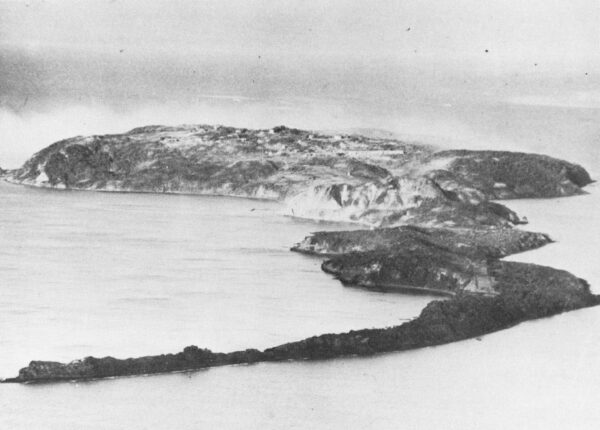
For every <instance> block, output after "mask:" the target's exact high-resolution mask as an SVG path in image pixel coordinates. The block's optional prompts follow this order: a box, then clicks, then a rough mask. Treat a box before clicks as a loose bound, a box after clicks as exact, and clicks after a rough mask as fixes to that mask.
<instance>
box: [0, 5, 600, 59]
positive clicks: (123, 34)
mask: <svg viewBox="0 0 600 430" xmlns="http://www.w3.org/2000/svg"><path fill="white" fill-rule="evenodd" d="M599 28H600V2H598V1H597V0H570V1H565V0H561V1H557V0H493V1H490V0H454V1H451V2H449V1H445V0H437V1H432V0H396V1H389V0H378V1H376V2H370V1H364V0H360V1H358V0H346V1H339V0H328V1H306V0H242V1H240V0H233V1H223V0H217V1H215V0H210V1H206V0H204V1H203V0H192V1H188V0H184V1H181V0H180V1H177V0H175V1H173V0H170V1H164V0H151V1H139V0H138V1H131V0H129V1H127V0H96V1H86V0H62V1H60V0H46V1H41V0H22V1H10V0H9V1H6V0H4V1H1V2H0V40H1V41H2V42H3V43H5V44H10V45H12V46H18V47H22V48H29V49H34V48H36V47H39V48H43V47H45V46H58V47H63V48H84V49H97V50H100V51H110V50H113V51H115V50H121V49H130V50H134V51H137V52H141V53H143V52H153V51H164V50H167V51H171V52H172V53H175V54H181V55H185V53H186V52H190V51H195V52H204V53H207V54H211V53H219V52H221V53H222V52H244V53H247V54H250V55H254V54H261V53H263V54H265V55H269V54H270V55H277V54H279V55H283V56H295V55H301V56H303V55H309V54H332V55H333V54H336V55H348V56H367V57H372V56H386V57H390V56H391V57H396V58H406V57H409V58H410V57H414V56H415V51H416V54H417V56H418V55H422V56H433V57H437V58H438V59H444V60H446V61H452V59H456V58H459V59H468V60H474V59H479V60H480V61H488V62H489V63H491V64H494V66H495V67H497V66H498V64H499V63H500V62H503V63H507V64H511V63H515V62H520V61H523V60H527V59H534V60H535V61H538V62H545V61H549V62H553V63H560V62H566V61H575V62H584V61H586V60H589V59H590V58H591V57H597V56H598V55H599V52H598V51H599V48H600V46H599V43H600V41H599V38H600V33H599V31H600V30H599ZM486 50H487V52H486ZM484 54H488V55H484Z"/></svg>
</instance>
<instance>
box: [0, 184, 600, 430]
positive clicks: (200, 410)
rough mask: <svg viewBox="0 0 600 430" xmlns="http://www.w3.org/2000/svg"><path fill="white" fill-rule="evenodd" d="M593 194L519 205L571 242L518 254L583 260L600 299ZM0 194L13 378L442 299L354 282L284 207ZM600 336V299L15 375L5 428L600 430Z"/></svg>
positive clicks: (568, 263) (577, 264) (566, 263)
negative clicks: (466, 336)
mask: <svg viewBox="0 0 600 430" xmlns="http://www.w3.org/2000/svg"><path fill="white" fill-rule="evenodd" d="M589 190H590V192H591V193H590V194H589V195H587V196H581V197H574V198H568V199H555V200H541V201H514V202H509V205H510V206H511V207H513V208H514V209H516V210H518V211H519V212H520V213H522V214H525V215H527V216H528V217H529V219H530V220H531V221H532V224H531V225H530V226H529V228H530V229H532V230H542V231H549V232H551V233H552V235H553V237H554V238H555V239H556V240H557V241H558V242H557V243H555V244H552V245H550V246H548V247H546V248H545V249H542V250H537V251H533V252H528V253H524V254H521V255H518V256H513V257H512V258H511V259H514V260H520V261H533V262H539V263H541V264H548V265H552V266H555V267H559V268H562V269H566V270H570V271H572V272H573V273H575V274H577V275H579V276H585V277H587V279H588V280H590V281H591V283H592V288H593V289H594V291H595V292H596V293H600V287H599V285H598V282H597V280H598V275H599V272H598V268H597V265H596V264H595V263H596V258H595V256H597V249H598V246H599V245H600V244H599V243H598V240H599V237H600V235H599V234H598V226H597V223H596V224H595V223H594V220H595V217H596V215H597V214H598V210H599V208H600V205H599V203H600V198H599V196H600V193H599V192H598V191H599V190H598V186H597V185H592V186H591V187H589ZM0 192H1V193H2V198H3V201H4V202H5V205H4V210H3V211H2V214H1V215H0V216H1V217H2V224H1V225H2V226H3V227H2V228H3V230H2V231H1V232H2V239H3V247H2V262H3V267H2V279H3V282H2V288H3V289H2V292H3V293H2V302H1V303H2V304H1V306H2V311H1V312H0V318H1V320H0V321H1V324H2V326H1V327H0V333H1V335H0V336H1V342H2V354H1V360H2V371H3V374H5V375H12V374H14V373H15V370H16V369H17V368H18V367H19V366H20V365H23V364H25V363H26V362H27V360H29V359H31V358H44V359H71V358H75V357H80V356H83V355H87V354H97V355H102V354H105V353H106V354H108V353H110V354H113V355H117V356H128V355H139V354H141V353H155V352H166V351H177V350H180V349H181V347H182V346H183V345H187V344H190V343H197V344H199V345H204V346H208V347H211V348H215V349H220V350H229V349H233V348H242V347H247V346H258V347H263V346H268V345H273V344H276V343H279V342H283V341H286V340H291V339H298V338H301V337H304V336H308V335H310V334H314V333H321V332H325V331H340V330H348V329H350V328H359V327H367V326H382V325H388V324H394V323H398V322H399V319H400V318H407V317H410V316H412V315H415V314H416V313H418V311H419V309H420V308H421V307H422V306H424V305H425V303H426V302H427V300H428V299H427V298H424V297H413V296H400V295H382V294H377V293H371V292H366V291H362V290H356V289H348V288H343V287H341V286H340V285H339V284H338V283H336V282H335V281H333V280H331V279H329V278H328V277H327V276H326V275H324V274H323V273H321V272H320V271H319V268H318V260H315V259H312V258H306V257H303V256H299V255H297V254H294V253H290V252H288V251H287V247H288V246H289V244H290V241H293V240H296V238H299V237H301V236H303V235H304V234H306V233H307V232H309V231H312V230H316V229H319V228H329V229H332V228H339V227H340V226H336V225H333V224H330V225H323V224H314V223H299V222H298V221H294V220H292V219H289V218H284V217H280V216H277V206H276V205H274V204H272V203H266V202H257V201H246V200H238V199H226V198H203V197H188V196H153V195H126V194H100V193H70V192H49V191H44V190H35V189H28V188H21V187H17V186H11V185H6V184H2V185H0ZM252 209H254V210H252ZM142 220H143V222H142ZM291 238H293V239H291ZM298 274H301V275H300V276H299V275H298ZM599 329H600V308H591V309H585V310H580V311H576V312H571V313H568V314H564V315H559V316H555V317H552V318H548V319H543V320H538V321H532V322H528V323H525V324H521V325H519V326H518V327H515V328H512V329H510V330H505V331H502V332H499V333H495V334H492V335H488V336H485V337H483V339H482V340H481V341H476V340H469V341H464V342H459V343H455V344H451V345H445V346H441V347H435V348H427V349H422V350H416V351H411V352H406V353H396V354H386V355H382V356H378V357H371V358H366V359H359V358H354V359H343V360H332V361H323V362H310V363H309V362H304V363H278V364H258V365H251V366H230V367H223V368H214V369H208V370H204V371H199V372H193V373H189V374H171V375H159V376H150V377H132V378H121V379H113V380H103V381H93V382H85V383H60V384H45V385H12V384H11V385H2V386H0V427H1V428H7V429H38V428H39V429H42V428H43V429H80V428H90V429H122V428H128V429H172V428H181V429H198V428H207V429H208V428H211V429H212V428H237V429H247V428H302V429H304V428H331V429H348V428H376V429H398V428H405V429H423V428H444V429H465V428H467V429H480V428H486V429H506V428H527V429H564V428H578V429H595V428H597V423H598V420H600V408H598V406H599V405H598V399H600V368H599V367H598V365H597V364H598V360H599V359H600V330H599Z"/></svg>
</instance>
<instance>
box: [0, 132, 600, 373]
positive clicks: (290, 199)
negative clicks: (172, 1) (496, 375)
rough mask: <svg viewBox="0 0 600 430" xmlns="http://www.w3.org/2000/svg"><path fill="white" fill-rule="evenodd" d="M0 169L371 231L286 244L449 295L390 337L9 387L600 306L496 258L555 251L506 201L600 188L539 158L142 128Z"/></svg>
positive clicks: (561, 278)
mask: <svg viewBox="0 0 600 430" xmlns="http://www.w3.org/2000/svg"><path fill="white" fill-rule="evenodd" d="M0 174H1V175H2V177H3V179H4V180H6V181H9V182H13V183H18V184H24V185H30V186H39V187H48V188H58V189H67V190H94V191H115V192H150V193H189V194H211V195H228V196H239V197H248V198H262V199H272V200H278V201H281V202H282V203H283V204H285V206H286V208H287V211H288V213H289V214H290V215H292V216H298V217H306V218H314V219H323V220H331V221H344V222H354V223H358V224H361V225H364V226H365V229H364V230H353V231H341V232H340V231H338V232H327V231H324V232H316V233H314V234H312V235H311V236H308V237H306V238H304V239H303V240H302V241H301V242H299V243H298V244H297V245H295V246H293V247H292V251H295V252H300V253H305V254H310V255H313V256H315V258H321V259H323V260H324V261H323V264H322V269H323V271H324V272H326V273H328V274H331V275H333V276H335V277H336V278H337V279H339V280H340V281H341V282H342V283H344V284H345V285H351V286H356V287H362V288H369V289H377V290H380V291H385V292H400V293H408V294H415V293H418V294H431V295H437V296H440V298H439V300H434V301H432V302H431V303H429V304H428V305H427V306H426V307H425V308H424V309H423V311H422V312H421V314H420V315H419V316H418V317H417V318H415V319H413V320H411V321H408V322H406V323H404V324H402V325H399V326H394V327H388V328H381V329H364V330H357V331H350V332H348V333H339V334H322V335H318V336H314V337H311V338H308V339H304V340H301V341H298V342H292V343H287V344H284V345H279V346H275V347H273V348H269V349H266V350H264V351H259V350H255V349H250V350H245V351H236V352H231V353H217V352H212V351H210V350H207V349H201V348H198V347H196V346H188V347H186V348H185V349H184V350H183V352H180V353H177V354H166V355H158V356H148V357H140V358H129V359H116V358H113V357H104V358H94V357H87V358H84V359H82V360H76V361H73V362H70V363H57V362H49V361H32V362H31V363H30V364H29V366H27V367H25V368H23V369H21V370H20V372H19V375H18V376H16V377H14V378H9V379H6V380H4V381H3V382H42V381H58V380H74V379H94V378H104V377H114V376H125V375H139V374H154V373H164V372H173V371H188V370H194V369H200V368H206V367H211V366H220V365H229V364H241V363H255V362H261V361H282V360H316V359H328V358H335V357H343V356H353V355H373V354H378V353H383V352H390V351H403V350H408V349H414V348H422V347H427V346H434V345H440V344H444V343H449V342H455V341H459V340H464V339H468V338H473V337H478V336H481V335H484V334H486V333H491V332H494V331H498V330H502V329H505V328H508V327H511V326H514V325H516V324H518V323H520V322H522V321H526V320H530V319H536V318H542V317H548V316H551V315H555V314H558V313H561V312H567V311H572V310H576V309H580V308H585V307H589V306H595V305H598V304H600V296H598V295H594V294H592V293H591V291H590V288H589V285H588V284H587V282H586V281H584V280H582V279H579V278H577V277H575V276H574V275H572V274H570V273H568V272H565V271H562V270H557V269H553V268H550V267H543V266H538V265H533V264H525V263H516V262H506V261H502V260H501V259H502V258H503V257H505V256H508V255H511V254H515V253H518V252H523V251H527V250H531V249H535V248H538V247H541V246H544V245H547V244H549V243H551V242H552V240H551V238H550V237H549V236H548V235H546V234H544V233H534V232H527V231H524V230H520V229H516V228H513V226H515V225H517V224H525V223H526V222H527V221H526V219H525V218H521V217H520V216H519V215H518V214H516V213H514V212H513V211H512V210H510V209H509V208H507V207H506V206H504V205H501V204H499V203H497V201H496V200H501V199H514V198H549V197H563V196H572V195H577V194H581V193H584V191H583V189H582V188H583V187H585V186H586V185H587V184H589V183H591V182H592V179H591V178H590V176H589V174H588V173H587V172H586V170H585V169H584V168H583V167H581V166H578V165H575V164H572V163H569V162H566V161H563V160H558V159H555V158H552V157H549V156H545V155H539V154H525V153H516V152H505V151H467V150H450V151H441V152H436V151H435V149H434V148H432V147H430V146H427V145H420V144H416V143H407V142H402V141H399V140H396V139H393V138H380V137H367V136H361V135H356V134H325V133H319V132H312V131H304V130H298V129H293V128H288V127H284V126H279V127H275V128H273V129H268V130H248V129H240V128H234V127H224V126H207V125H185V126H178V127H164V126H148V127H141V128H136V129H133V130H131V131H129V132H127V133H124V134H118V135H102V136H88V137H75V138H71V139H66V140H62V141H59V142H56V143H54V144H52V145H50V146H48V147H47V148H45V149H43V150H42V151H40V152H38V153H36V154H34V155H33V157H31V158H30V159H29V160H28V161H27V162H26V163H25V164H24V165H23V167H22V168H20V169H16V170H10V171H3V172H0ZM299 239H300V238H299Z"/></svg>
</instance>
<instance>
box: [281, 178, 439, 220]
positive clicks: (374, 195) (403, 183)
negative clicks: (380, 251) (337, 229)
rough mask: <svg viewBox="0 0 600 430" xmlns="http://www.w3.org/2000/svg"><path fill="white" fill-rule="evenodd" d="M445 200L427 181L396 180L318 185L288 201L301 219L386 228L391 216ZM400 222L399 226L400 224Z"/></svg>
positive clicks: (289, 209)
mask: <svg viewBox="0 0 600 430" xmlns="http://www.w3.org/2000/svg"><path fill="white" fill-rule="evenodd" d="M437 198H443V196H442V193H441V191H440V190H438V189H437V188H436V187H435V186H434V185H433V184H432V183H431V181H429V180H427V179H425V178H418V179H412V178H408V177H405V178H395V179H394V180H392V181H389V182H387V183H374V182H370V183H366V184H361V185H350V184H334V185H317V186H313V187H311V188H309V189H307V190H305V191H302V192H300V193H299V194H296V195H294V196H292V197H290V198H288V199H287V200H286V208H287V213H288V214H289V215H291V216H296V217H301V218H312V219H320V220H327V221H343V222H356V223H360V224H365V225H369V226H373V227H378V226H381V225H382V224H383V223H384V222H386V225H389V224H388V223H387V218H388V217H389V216H390V215H393V214H398V213H402V212H404V211H407V210H409V209H414V208H418V207H419V206H420V205H421V204H422V203H423V202H424V201H426V200H433V199H437ZM401 223H402V222H401V220H399V221H398V224H401Z"/></svg>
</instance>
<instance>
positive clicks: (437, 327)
mask: <svg viewBox="0 0 600 430" xmlns="http://www.w3.org/2000/svg"><path fill="white" fill-rule="evenodd" d="M489 274H490V276H491V277H492V278H493V279H494V289H495V291H496V292H495V294H491V295H485V294H473V293H468V292H463V293H460V294H456V295H455V296H453V297H452V298H450V299H448V300H441V301H440V300H438V301H433V302H431V303H429V304H428V305H427V306H426V307H425V309H423V311H422V312H421V314H420V315H419V316H418V317H417V318H415V319H413V320H412V321H409V322H406V323H404V324H402V325H399V326H395V327H389V328H382V329H365V330H356V331H351V332H348V333H339V334H324V335H320V336H314V337H311V338H308V339H304V340H302V341H299V342H292V343H287V344H284V345H280V346H276V347H274V348H269V349H266V350H265V351H262V352H260V351H257V350H246V351H237V352H233V353H229V354H223V353H214V352H212V351H210V350H207V349H199V348H198V347H196V346H189V347H187V348H185V349H184V350H183V352H180V353H178V354H166V355H157V356H149V357H141V358H129V359H125V360H119V359H116V358H113V357H105V358H94V357H87V358H84V359H83V360H77V361H73V362H71V363H67V364H63V363H56V362H44V361H32V362H31V363H30V364H29V366H28V367H25V368H23V369H21V370H20V372H19V375H18V376H17V377H15V378H10V379H6V380H4V381H3V382H48V381H62V380H77V379H95V378H105V377H114V376H126V375H141V374H154V373H164V372H173V371H187V370H195V369H201V368H206V367H212V366H222V365H228V364H240V363H256V362H260V361H282V360H320V359H328V358H335V357H343V356H353V355H372V354H377V353H382V352H391V351H403V350H408V349H414V348H423V347H427V346H433V345H440V344H444V343H450V342H456V341H459V340H464V339H468V338H472V337H476V336H481V335H484V334H486V333H491V332H494V331H497V330H502V329H505V328H508V327H511V326H513V325H515V324H518V323H519V322H522V321H525V320H530V319H534V318H542V317H547V316H550V315H554V314H557V313H561V312H566V311H571V310H575V309H580V308H584V307H588V306H595V305H598V304H600V296H595V295H593V294H591V293H590V290H589V286H588V285H587V283H586V282H585V281H583V280H581V279H578V278H576V277H575V276H573V275H571V274H569V273H567V272H564V271H560V270H556V269H552V268H549V267H542V266H536V265H532V264H524V263H511V262H502V261H496V262H494V263H492V264H490V266H489Z"/></svg>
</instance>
